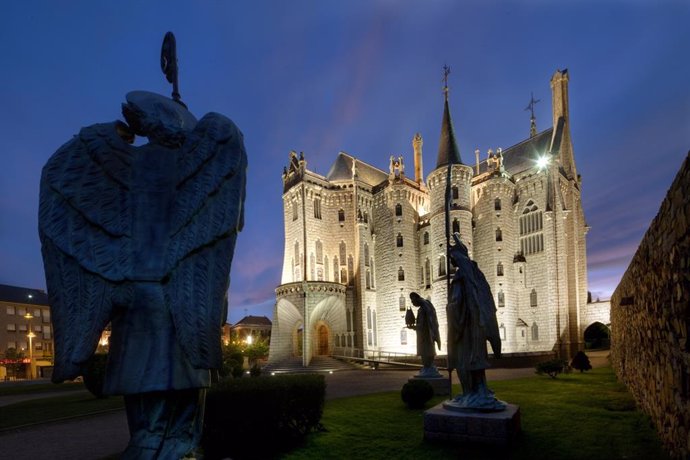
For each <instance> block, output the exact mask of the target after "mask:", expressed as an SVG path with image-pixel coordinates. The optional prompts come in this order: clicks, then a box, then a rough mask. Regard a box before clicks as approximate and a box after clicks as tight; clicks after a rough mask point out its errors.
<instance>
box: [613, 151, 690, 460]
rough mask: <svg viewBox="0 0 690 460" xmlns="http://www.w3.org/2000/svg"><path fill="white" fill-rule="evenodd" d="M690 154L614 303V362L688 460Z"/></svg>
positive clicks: (677, 453)
mask: <svg viewBox="0 0 690 460" xmlns="http://www.w3.org/2000/svg"><path fill="white" fill-rule="evenodd" d="M689 223H690V153H689V155H688V157H686V159H685V161H684V162H683V165H682V166H681V169H680V171H679V172H678V175H677V176H676V178H675V180H674V181H673V184H672V185H671V188H670V189H669V191H668V193H667V195H666V198H665V199H664V201H663V203H662V205H661V208H660V209H659V213H658V214H657V216H656V217H655V218H654V220H653V221H652V223H651V225H650V227H649V229H648V230H647V233H646V234H645V236H644V238H643V239H642V242H641V243H640V246H639V248H638V249H637V252H636V253H635V256H634V257H633V259H632V261H631V263H630V266H629V267H628V269H627V271H626V272H625V275H624V276H623V279H622V280H621V282H620V284H619V285H618V287H617V288H616V291H615V292H614V294H613V297H612V298H611V330H612V335H611V361H612V365H613V367H614V370H615V372H616V374H617V375H618V377H619V379H620V380H621V381H623V383H625V385H626V386H627V387H628V388H629V389H630V391H631V393H632V394H633V396H634V398H635V400H636V401H637V403H638V405H639V406H640V407H641V408H642V410H643V411H644V412H645V413H647V414H649V416H650V417H651V419H652V421H653V423H654V424H655V425H656V428H657V431H658V432H659V436H660V437H661V439H662V442H663V443H664V444H665V446H666V448H667V449H668V451H669V452H670V453H671V455H672V456H673V457H676V458H688V456H690V448H689V447H690V437H689V435H688V433H689V430H690V399H689V398H690V375H688V369H690V342H689V341H688V324H689V323H690V226H689V225H688V224H689Z"/></svg>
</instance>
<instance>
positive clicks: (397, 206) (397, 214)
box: [395, 203, 402, 216]
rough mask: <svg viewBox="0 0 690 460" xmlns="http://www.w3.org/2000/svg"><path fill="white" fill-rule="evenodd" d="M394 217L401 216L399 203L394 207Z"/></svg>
mask: <svg viewBox="0 0 690 460" xmlns="http://www.w3.org/2000/svg"><path fill="white" fill-rule="evenodd" d="M395 215H396V216H402V205H401V204H400V203H398V204H396V205H395Z"/></svg>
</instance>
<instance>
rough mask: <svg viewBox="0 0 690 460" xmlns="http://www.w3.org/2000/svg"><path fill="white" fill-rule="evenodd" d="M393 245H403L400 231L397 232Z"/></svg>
mask: <svg viewBox="0 0 690 460" xmlns="http://www.w3.org/2000/svg"><path fill="white" fill-rule="evenodd" d="M395 245H396V246H397V247H399V248H401V247H403V236H402V233H398V236H397V238H396V239H395Z"/></svg>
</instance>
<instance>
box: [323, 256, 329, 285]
mask: <svg viewBox="0 0 690 460" xmlns="http://www.w3.org/2000/svg"><path fill="white" fill-rule="evenodd" d="M323 268H324V279H325V280H326V281H330V278H329V277H328V275H329V272H328V257H327V256H324V258H323Z"/></svg>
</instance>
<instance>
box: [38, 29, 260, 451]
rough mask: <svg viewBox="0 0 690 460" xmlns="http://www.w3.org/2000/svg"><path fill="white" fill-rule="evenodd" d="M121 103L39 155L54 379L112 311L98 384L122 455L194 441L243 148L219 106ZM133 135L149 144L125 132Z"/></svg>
mask: <svg viewBox="0 0 690 460" xmlns="http://www.w3.org/2000/svg"><path fill="white" fill-rule="evenodd" d="M173 45H174V40H173ZM173 47H174V46H173ZM175 89H176V88H175ZM175 92H177V91H175ZM178 97H179V95H178ZM122 111H123V115H124V118H125V120H126V123H124V122H122V121H114V122H110V123H104V124H96V125H92V126H88V127H86V128H82V130H81V131H80V132H79V134H78V135H77V136H75V137H74V138H73V139H72V140H71V141H69V142H68V143H66V144H65V145H63V146H62V147H61V148H60V149H58V151H57V152H56V153H55V154H54V155H53V156H52V157H51V158H50V159H49V160H48V163H47V164H46V165H45V167H44V168H43V174H42V177H41V192H40V208H39V234H40V238H41V243H42V252H43V259H44V265H45V273H46V281H47V285H48V295H49V298H50V305H51V313H52V315H51V316H52V321H53V327H54V332H55V368H54V372H53V377H52V378H53V381H54V382H62V381H64V380H68V379H74V378H75V377H77V376H79V375H82V374H83V373H84V368H85V365H86V363H87V361H88V360H89V358H90V357H91V356H92V354H93V353H94V351H95V350H96V347H97V345H98V340H99V338H100V335H101V332H102V331H103V329H104V328H105V327H106V325H107V324H108V323H111V324H112V335H111V337H110V346H109V358H108V364H107V368H106V375H105V386H104V392H105V393H106V394H117V395H124V398H125V406H126V411H127V420H128V423H129V429H130V435H131V438H130V442H129V445H128V447H127V450H126V451H125V453H124V455H123V458H137V459H138V458H182V457H184V456H185V455H187V454H190V453H191V452H193V451H194V450H195V448H196V447H197V445H198V443H199V441H200V436H201V427H202V423H203V407H204V397H205V388H206V387H208V386H210V383H211V371H213V370H214V369H218V368H220V366H221V345H220V339H221V327H222V324H223V323H224V321H225V318H226V314H227V311H226V310H227V303H226V296H227V289H228V285H229V273H230V265H231V262H232V256H233V253H234V248H235V240H236V237H237V233H238V232H239V231H240V230H241V229H242V225H243V206H244V196H245V173H246V168H247V157H246V153H245V150H244V144H243V138H242V133H241V132H240V130H239V129H238V128H237V126H235V124H234V123H233V122H232V121H230V120H229V119H228V118H226V117H224V116H222V115H220V114H217V113H209V114H207V115H205V116H204V117H203V118H202V119H201V120H199V121H197V120H196V118H195V117H194V116H193V115H192V114H191V113H190V112H189V111H188V110H187V108H186V107H185V106H184V104H182V103H181V102H178V101H176V100H174V99H169V98H167V97H164V96H160V95H158V94H154V93H149V92H144V91H135V92H131V93H129V94H127V103H126V104H123V107H122ZM135 136H145V137H147V138H148V143H147V144H144V145H141V146H133V145H131V143H132V141H133V139H134V137H135Z"/></svg>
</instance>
